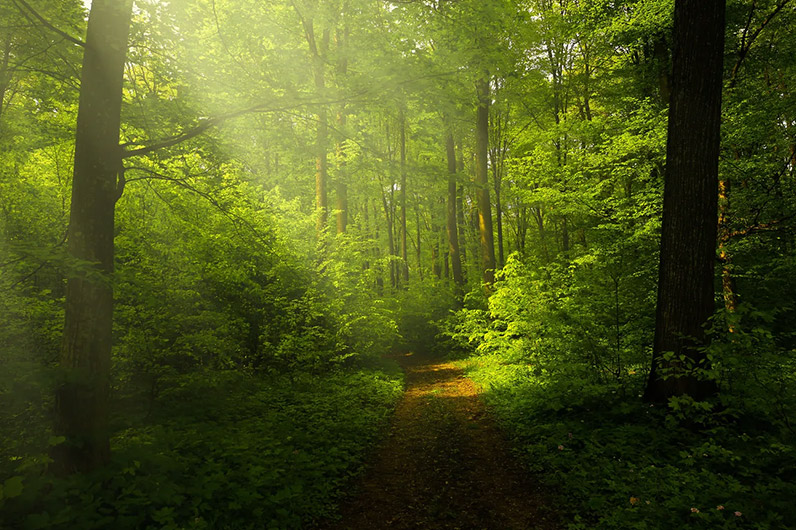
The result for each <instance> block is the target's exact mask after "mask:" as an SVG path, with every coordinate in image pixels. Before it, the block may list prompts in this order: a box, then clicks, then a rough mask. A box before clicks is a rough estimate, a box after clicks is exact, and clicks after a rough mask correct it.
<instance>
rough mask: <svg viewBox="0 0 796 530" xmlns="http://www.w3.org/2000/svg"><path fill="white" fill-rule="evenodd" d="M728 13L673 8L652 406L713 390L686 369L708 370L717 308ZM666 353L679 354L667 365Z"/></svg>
mask: <svg viewBox="0 0 796 530" xmlns="http://www.w3.org/2000/svg"><path fill="white" fill-rule="evenodd" d="M724 13H725V1H724V0H677V1H676V3H675V10H674V39H673V42H674V57H673V75H672V98H671V108H670V110H669V132H668V139H667V151H666V179H665V185H664V194H663V226H662V231H661V252H660V268H659V280H658V303H657V308H656V315H655V341H654V345H653V359H652V361H653V363H652V370H651V371H650V377H649V381H648V383H647V389H646V392H645V394H644V397H645V399H647V400H650V401H661V402H662V401H665V400H666V399H667V398H669V397H671V396H679V395H684V394H687V395H689V396H691V397H693V398H695V399H701V398H704V397H707V396H709V395H710V394H712V393H714V392H715V384H714V383H713V382H712V381H706V380H701V379H700V378H699V377H697V376H695V375H693V374H691V373H688V367H689V365H693V366H699V367H701V368H705V367H707V358H706V356H705V354H704V352H702V351H700V349H699V347H700V346H701V345H702V344H703V343H704V340H705V330H704V328H703V326H704V324H705V323H706V322H707V320H708V318H710V316H711V315H712V314H713V310H714V302H713V296H714V289H713V280H714V272H715V271H714V265H715V260H716V230H717V215H718V160H719V141H720V135H719V127H720V123H721V89H722V84H721V81H722V73H723V53H724ZM666 352H674V357H673V358H671V359H670V360H665V359H664V357H663V356H664V353H666ZM681 355H682V356H684V358H685V362H682V361H680V360H679V358H680V356H681ZM661 369H663V370H665V371H666V372H667V373H666V376H667V377H666V378H665V379H664V378H663V377H662V374H661Z"/></svg>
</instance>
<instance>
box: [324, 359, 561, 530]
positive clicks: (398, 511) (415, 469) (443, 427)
mask: <svg viewBox="0 0 796 530" xmlns="http://www.w3.org/2000/svg"><path fill="white" fill-rule="evenodd" d="M398 360H399V362H400V363H401V365H402V367H403V369H404V371H405V372H406V381H407V388H406V392H405V394H404V396H403V397H402V399H401V401H400V402H399V404H398V406H397V408H396V411H395V415H394V417H393V419H392V425H391V427H390V433H389V436H388V438H387V439H386V440H385V441H384V442H383V444H382V445H381V446H380V447H379V448H378V450H377V452H376V454H375V455H374V459H373V462H372V463H371V466H370V467H369V469H368V471H367V472H366V473H365V476H364V477H363V478H362V479H361V482H360V487H359V492H358V494H357V495H356V496H355V497H353V498H351V499H349V500H348V501H347V502H345V503H344V504H343V506H342V507H341V512H342V520H341V521H339V522H336V523H332V524H330V525H329V526H326V527H325V528H329V529H336V530H342V529H353V530H360V529H368V530H378V529H409V528H413V529H419V528H422V529H468V530H469V529H479V530H480V529H490V530H491V529H496V530H504V529H505V530H508V529H534V528H538V529H553V528H556V524H555V522H554V521H555V516H554V513H553V511H552V510H550V509H549V508H547V507H546V506H545V504H544V495H543V494H542V492H541V490H540V488H539V486H538V485H535V484H533V483H532V482H531V481H530V480H529V477H527V475H526V474H525V473H524V472H523V470H522V467H521V466H520V464H519V462H517V461H516V460H515V459H514V458H513V457H512V456H511V455H510V453H509V451H508V448H507V445H506V441H505V440H504V438H503V436H502V435H501V433H500V432H499V431H498V429H497V427H496V425H495V424H494V422H493V421H492V420H491V419H490V418H489V416H488V414H487V411H486V409H485V407H484V405H483V403H482V402H481V400H480V399H479V389H478V387H477V386H476V385H475V384H474V383H473V382H472V381H470V380H469V379H467V378H466V377H464V374H463V372H462V371H461V370H460V369H458V368H456V366H455V365H453V364H451V363H448V362H443V361H439V360H434V359H429V358H427V357H422V356H415V355H412V354H407V355H401V356H400V357H399V359H398Z"/></svg>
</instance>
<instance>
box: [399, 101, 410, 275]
mask: <svg viewBox="0 0 796 530" xmlns="http://www.w3.org/2000/svg"><path fill="white" fill-rule="evenodd" d="M399 119H400V120H401V195H400V201H401V259H402V260H403V263H402V264H401V276H402V278H403V280H404V283H406V282H408V281H409V257H408V254H407V248H406V115H405V114H404V112H403V110H402V111H401V115H400V118H399Z"/></svg>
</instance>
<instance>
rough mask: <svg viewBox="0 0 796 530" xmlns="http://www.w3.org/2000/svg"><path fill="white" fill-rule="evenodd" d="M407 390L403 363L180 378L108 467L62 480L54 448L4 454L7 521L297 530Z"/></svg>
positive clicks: (1, 498) (11, 524)
mask: <svg viewBox="0 0 796 530" xmlns="http://www.w3.org/2000/svg"><path fill="white" fill-rule="evenodd" d="M373 363H376V362H375V361H373ZM402 386H403V385H402V376H401V373H400V370H399V369H398V368H397V366H396V365H394V364H389V365H386V364H383V365H382V364H380V365H379V366H377V367H372V368H359V369H349V370H340V371H337V372H335V373H329V374H324V375H317V374H310V373H306V372H304V373H302V372H294V373H292V374H290V375H258V376H253V375H246V374H244V373H241V372H237V371H224V372H218V371H216V372H204V373H202V372H200V373H192V374H188V375H184V376H178V377H175V378H174V379H173V380H171V381H170V384H169V385H168V386H166V388H164V389H163V390H162V391H161V392H160V394H159V396H158V398H157V400H156V402H155V403H154V406H153V407H152V409H151V410H150V411H149V413H148V414H147V415H146V416H143V417H142V418H141V420H140V422H138V424H137V425H135V426H133V427H130V426H128V427H126V428H125V429H124V430H120V431H118V432H116V434H115V436H114V437H113V440H112V446H113V447H112V449H113V460H112V462H111V464H110V465H109V466H107V467H106V468H103V469H101V470H99V471H96V472H94V473H90V474H86V475H79V474H78V475H74V476H71V477H68V478H53V477H52V476H50V475H48V474H47V473H46V472H45V469H46V464H47V461H48V457H47V456H46V454H39V455H28V456H25V457H24V458H23V457H19V456H14V455H8V454H6V455H3V457H4V458H3V460H4V462H3V464H4V466H6V467H7V466H9V465H13V466H15V472H14V474H13V475H12V476H11V477H9V478H8V479H7V480H6V481H5V483H4V486H5V488H4V491H3V490H0V508H1V510H0V514H1V515H0V527H1V528H7V529H31V530H32V529H43V528H48V529H77V528H79V529H81V530H88V529H92V528H109V527H113V528H114V529H127V528H129V529H140V528H164V529H178V528H180V529H183V528H190V529H211V528H212V529H224V528H229V529H232V528H234V529H245V528H258V529H260V528H279V529H288V528H300V527H302V526H303V525H305V524H307V523H308V522H309V521H311V520H313V519H316V518H319V517H323V516H327V515H329V514H330V513H331V510H332V509H333V505H334V501H335V499H336V498H337V497H338V496H339V494H340V492H341V489H342V488H343V487H344V485H345V484H346V483H347V482H348V481H349V480H350V478H351V476H353V475H355V474H357V473H358V472H359V470H360V468H361V465H362V461H363V458H364V457H365V455H366V452H367V448H368V447H369V446H370V445H371V444H372V443H373V441H374V437H375V436H376V435H377V433H378V431H379V429H380V428H381V427H382V425H383V422H384V420H385V418H386V417H387V416H388V415H389V414H390V413H391V411H392V407H393V405H394V403H395V401H396V399H397V397H398V396H399V395H400V393H401V391H402ZM125 413H126V416H127V417H128V418H129V416H130V411H125ZM54 442H57V440H55V441H54ZM0 484H3V483H0Z"/></svg>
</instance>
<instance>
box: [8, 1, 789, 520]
mask: <svg viewBox="0 0 796 530" xmlns="http://www.w3.org/2000/svg"><path fill="white" fill-rule="evenodd" d="M677 3H678V9H679V8H680V7H682V6H680V4H683V5H686V6H687V4H689V2H688V1H684V2H680V1H679V0H678V2H677ZM692 3H693V2H692ZM93 4H94V5H93V7H92V6H88V5H86V4H85V3H84V2H81V1H80V0H2V1H0V234H1V235H0V526H1V527H3V528H6V527H7V528H86V529H88V528H108V527H113V528H148V527H151V528H297V527H306V526H308V525H310V524H312V523H313V522H314V521H318V520H320V519H322V518H324V517H334V514H335V513H336V511H335V510H336V508H335V507H336V505H337V503H338V502H339V500H340V498H341V495H343V494H344V493H345V492H346V490H347V489H349V486H350V484H351V477H353V476H356V475H357V473H359V472H360V470H361V468H362V466H363V462H364V461H365V458H366V456H367V454H368V451H369V448H370V447H372V446H373V444H374V443H375V442H376V441H377V440H378V439H379V437H380V436H381V435H382V434H383V429H384V427H385V425H386V422H387V420H388V419H389V417H390V413H391V411H392V410H393V407H394V405H395V403H396V400H397V399H399V397H400V395H401V392H402V388H403V380H402V377H403V376H402V373H401V371H400V369H399V368H398V367H397V365H396V364H395V362H394V361H392V360H390V359H385V358H384V356H385V354H388V353H390V352H406V351H412V352H416V353H417V354H419V355H427V356H437V357H447V358H450V359H456V360H457V361H458V365H459V366H460V367H461V368H462V369H464V370H466V372H467V374H468V376H469V377H470V378H472V379H473V380H474V381H476V382H477V383H478V384H479V385H480V386H481V387H482V388H483V390H484V394H483V398H484V399H485V400H486V402H487V403H488V404H489V407H490V409H489V410H490V411H491V412H492V413H493V414H494V415H495V417H496V418H498V420H499V422H500V425H501V426H502V428H503V429H504V431H505V432H506V433H507V435H508V436H509V438H510V439H511V441H512V445H513V447H514V448H515V450H516V453H517V455H518V456H519V457H520V459H521V460H522V461H523V462H524V463H525V464H526V465H527V466H528V472H529V473H535V474H538V476H539V477H540V478H539V480H542V481H543V483H544V484H545V485H546V487H549V489H550V491H551V492H554V498H555V499H556V501H555V502H556V506H557V510H558V511H559V512H560V513H561V517H562V521H565V523H562V525H563V526H566V525H569V526H568V527H569V528H608V529H619V528H634V529H640V528H796V508H794V506H793V503H792V500H793V499H794V498H796V446H794V442H793V440H794V423H796V408H795V407H796V386H794V378H795V377H796V335H794V322H796V245H795V243H796V100H794V86H796V39H795V38H794V35H796V31H794V30H796V3H793V2H791V1H790V0H728V2H727V5H726V20H723V21H722V24H721V25H720V26H717V27H718V28H719V29H718V31H719V33H721V34H723V41H724V42H723V46H721V47H720V48H721V49H719V54H720V55H717V57H719V60H720V61H722V62H723V66H720V67H719V68H718V70H716V72H715V73H716V76H717V77H716V79H717V80H718V79H719V78H720V81H721V86H722V89H721V107H720V112H721V113H720V121H721V124H720V130H719V129H718V128H717V129H716V130H717V133H716V134H717V135H718V134H720V137H719V136H717V137H716V138H717V139H718V138H720V153H718V156H717V159H716V161H717V163H718V174H717V184H718V185H717V187H715V193H713V195H714V197H715V205H716V206H715V208H716V210H715V214H714V217H710V215H708V218H709V219H712V218H715V219H716V220H717V223H716V229H715V233H714V235H713V237H715V238H716V239H715V245H711V246H710V247H709V251H710V262H709V265H710V271H709V278H708V285H707V289H709V302H711V301H712V303H709V307H708V311H709V315H706V317H707V316H710V318H709V320H708V321H707V322H705V319H704V318H697V317H698V316H699V314H698V313H697V317H691V316H689V317H688V318H689V319H690V320H691V321H692V322H693V326H696V328H697V329H700V330H701V329H704V330H705V331H704V333H705V336H704V337H701V336H700V337H698V338H699V341H698V342H696V343H690V342H689V343H688V344H686V345H685V346H682V349H681V348H680V346H678V347H677V348H675V349H678V351H667V350H668V348H660V347H657V346H655V344H656V339H655V333H656V305H657V306H660V300H659V299H658V296H659V294H658V280H659V274H660V273H659V266H660V263H661V258H662V256H661V251H660V249H661V246H660V245H661V243H660V241H661V226H662V219H663V216H664V211H663V196H664V193H663V190H664V181H665V180H666V179H665V177H666V178H669V177H668V174H667V131H668V133H669V134H671V131H670V130H669V127H667V123H671V122H667V119H668V118H669V103H670V101H673V99H672V94H673V91H674V93H675V94H676V93H677V90H678V87H680V86H682V85H678V83H677V79H675V78H674V77H673V76H674V75H675V74H676V73H677V69H676V68H675V69H674V70H673V68H672V66H673V59H676V58H677V55H676V54H675V55H673V50H675V49H682V50H684V51H682V52H681V53H682V54H684V55H683V56H684V57H688V55H689V53H696V52H693V50H692V48H688V47H685V46H681V48H678V47H677V46H678V45H677V43H676V42H675V36H676V35H677V34H676V33H673V14H674V12H675V2H674V1H673V0H621V1H608V0H525V1H520V0H498V1H490V2H480V1H475V0H458V1H455V2H454V1H446V0H417V1H395V2H386V1H375V0H334V1H325V0H324V1H320V0H284V1H283V0H275V1H272V2H261V1H256V0H190V1H188V0H171V1H168V2H165V1H159V0H135V3H134V5H133V3H132V1H131V0H119V1H112V0H94V2H93ZM705 4H711V5H712V4H714V2H705ZM715 4H721V2H715ZM714 7H715V6H714ZM89 8H91V15H90V16H89ZM683 9H685V8H683ZM716 9H718V7H716ZM697 18H698V17H697ZM697 22H699V20H697ZM714 26H715V25H714ZM128 27H129V34H128ZM719 42H721V40H720V39H719ZM689 50H692V51H689ZM114 68H116V70H114ZM700 68H702V69H705V70H709V68H708V67H707V66H706V65H704V64H702V63H700V64H699V65H698V68H697V70H699V69H700ZM117 70H118V81H117V80H116V77H114V75H113V72H115V71H117ZM709 73H710V72H707V71H706V72H705V74H709ZM119 82H121V84H119ZM717 82H718V81H717ZM114 83H115V84H114ZM117 85H118V87H117ZM717 86H718V85H717ZM114 87H117V88H118V89H115V88H114ZM692 96H693V98H695V99H694V101H696V102H697V106H698V105H699V101H700V100H699V96H700V94H686V95H685V96H684V97H686V98H689V97H692ZM714 102H715V101H714ZM718 108H719V107H716V109H718ZM114 109H116V110H114ZM691 117H692V118H693V120H695V122H694V123H695V124H696V125H699V123H701V122H702V121H704V120H703V117H702V116H701V115H694V114H693V113H692V116H691ZM696 125H694V124H691V125H689V124H688V123H686V125H685V127H684V129H680V130H686V131H687V130H688V129H689V127H690V128H693V127H695V126H696ZM117 134H118V137H117ZM670 144H671V141H670ZM717 145H718V144H717ZM670 162H671V161H670ZM669 165H670V166H671V163H669ZM73 186H74V188H73ZM73 189H74V192H73ZM73 193H74V195H73ZM698 214H699V212H694V213H693V215H694V217H693V219H694V226H696V227H697V228H698V229H699V230H701V228H699V227H700V226H702V225H699V226H697V225H698V219H697V218H698ZM708 214H710V211H709V210H708ZM667 215H668V214H667ZM70 219H71V221H70ZM711 223H712V222H711ZM697 231H698V230H697ZM714 251H715V259H714V257H713V254H714ZM695 259H696V258H695ZM703 283H704V282H703ZM675 286H676V284H675ZM679 290H680V291H688V292H690V291H691V289H690V286H688V285H685V284H683V285H682V286H681V287H680V288H679ZM688 292H686V293H685V296H686V297H687V296H688ZM703 292H704V291H703ZM703 298H704V297H703ZM684 303H685V302H684ZM683 307H686V306H683ZM682 311H686V309H683V310H682ZM683 314H686V313H683ZM687 314H688V315H691V313H687ZM65 322H66V326H65V324H64V323H65ZM658 327H659V328H660V324H658ZM65 330H66V331H65ZM697 334H700V335H701V334H702V331H699V332H698V333H697ZM680 335H688V333H685V332H683V333H680ZM680 335H677V333H673V336H676V337H678V340H679V339H680V338H681V337H680ZM678 344H679V343H678ZM653 356H654V357H655V359H656V363H655V364H653ZM653 366H656V369H657V370H660V371H661V372H662V373H663V376H664V377H670V379H669V381H681V382H688V385H691V384H692V383H693V386H688V385H686V386H685V387H671V386H669V387H665V388H664V386H665V385H664V386H661V387H660V388H658V387H655V383H654V382H653V381H664V382H665V381H666V379H657V378H656V377H653V378H650V370H651V368H652V367H653ZM667 369H668V370H670V372H666V370H667ZM672 370H673V372H671V371H672ZM667 374H669V375H667ZM648 380H649V381H650V382H649V383H648ZM660 384H662V385H663V384H664V383H660ZM651 388H652V389H653V390H650V389H651ZM655 388H657V390H655ZM678 388H679V390H678ZM683 388H685V390H683ZM693 388H698V389H699V391H690V390H689V389H693ZM645 391H646V395H645V396H643V394H645ZM642 397H645V398H646V399H642ZM53 418H55V420H53Z"/></svg>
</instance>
